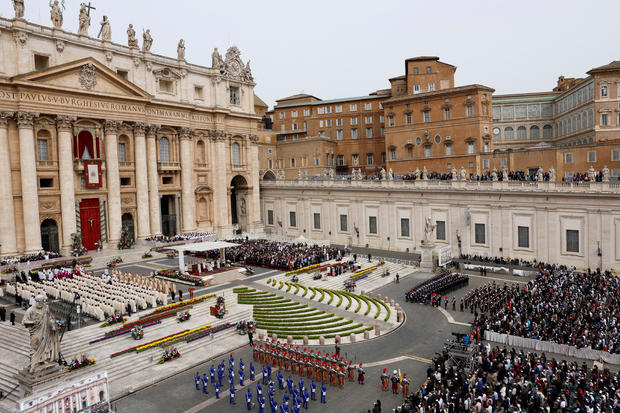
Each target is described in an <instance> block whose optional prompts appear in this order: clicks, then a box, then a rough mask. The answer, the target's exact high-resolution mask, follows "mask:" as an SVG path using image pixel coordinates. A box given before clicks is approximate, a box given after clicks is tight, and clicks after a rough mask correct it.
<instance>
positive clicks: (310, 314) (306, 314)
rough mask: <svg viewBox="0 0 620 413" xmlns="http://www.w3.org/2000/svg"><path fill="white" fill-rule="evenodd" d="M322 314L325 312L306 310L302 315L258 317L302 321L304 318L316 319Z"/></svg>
mask: <svg viewBox="0 0 620 413" xmlns="http://www.w3.org/2000/svg"><path fill="white" fill-rule="evenodd" d="M322 314H325V311H323V310H317V311H313V310H311V309H308V311H306V312H302V313H298V314H282V315H274V316H273V317H272V316H271V315H270V314H269V313H267V314H265V315H260V317H262V318H278V319H280V318H296V319H304V318H308V317H318V316H320V315H322Z"/></svg>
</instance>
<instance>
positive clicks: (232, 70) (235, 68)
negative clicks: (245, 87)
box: [230, 61, 241, 76]
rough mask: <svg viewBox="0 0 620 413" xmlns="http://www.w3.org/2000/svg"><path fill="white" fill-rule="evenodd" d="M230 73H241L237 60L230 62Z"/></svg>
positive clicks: (236, 74)
mask: <svg viewBox="0 0 620 413" xmlns="http://www.w3.org/2000/svg"><path fill="white" fill-rule="evenodd" d="M230 73H232V74H233V75H235V76H238V75H239V73H241V65H240V64H239V62H236V61H233V62H231V63H230Z"/></svg>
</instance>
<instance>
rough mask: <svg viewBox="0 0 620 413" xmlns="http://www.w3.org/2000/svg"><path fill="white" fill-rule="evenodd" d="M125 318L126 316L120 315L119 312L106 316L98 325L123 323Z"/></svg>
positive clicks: (105, 325)
mask: <svg viewBox="0 0 620 413" xmlns="http://www.w3.org/2000/svg"><path fill="white" fill-rule="evenodd" d="M125 320H126V318H125V317H123V316H121V315H120V314H114V315H111V316H109V317H108V318H106V320H105V322H104V323H103V324H101V325H100V326H99V327H107V326H111V325H112V324H118V323H124V322H125Z"/></svg>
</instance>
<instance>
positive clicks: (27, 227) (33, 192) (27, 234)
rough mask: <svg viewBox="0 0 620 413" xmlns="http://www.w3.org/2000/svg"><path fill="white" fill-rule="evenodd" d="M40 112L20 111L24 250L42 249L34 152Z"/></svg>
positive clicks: (18, 124)
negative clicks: (34, 125)
mask: <svg viewBox="0 0 620 413" xmlns="http://www.w3.org/2000/svg"><path fill="white" fill-rule="evenodd" d="M36 116H38V114H33V113H27V112H19V113H18V114H17V126H18V127H19V163H20V168H21V181H22V203H23V215H24V238H25V244H24V252H25V253H26V254H28V253H31V252H35V251H40V250H41V223H40V222H39V194H38V192H37V188H38V187H39V180H38V179H37V164H36V159H37V158H36V156H35V152H34V130H33V128H32V126H33V122H34V118H35V117H36Z"/></svg>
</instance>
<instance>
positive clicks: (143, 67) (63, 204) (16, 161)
mask: <svg viewBox="0 0 620 413" xmlns="http://www.w3.org/2000/svg"><path fill="white" fill-rule="evenodd" d="M85 13H86V11H85V10H82V12H81V16H82V17H83V18H84V20H83V21H82V18H81V20H80V34H79V35H78V34H74V33H70V32H68V31H66V30H63V29H62V28H61V27H58V24H57V23H55V26H56V27H54V28H50V27H45V26H41V25H37V24H33V23H30V22H27V21H26V20H24V19H23V18H16V19H12V20H10V19H4V18H0V181H1V182H2V185H0V216H1V217H2V218H1V219H2V226H1V227H2V231H0V254H1V255H11V254H16V253H28V252H33V251H38V250H41V249H45V250H56V251H58V250H60V249H63V250H65V251H66V250H68V249H70V246H71V242H72V234H80V235H81V237H82V239H83V244H84V246H85V247H86V248H88V249H94V248H95V245H96V244H97V243H102V244H103V245H104V246H109V247H110V248H116V243H117V242H118V241H119V239H120V237H121V231H122V228H123V227H124V228H127V230H128V231H129V232H130V233H131V234H133V236H134V237H135V238H136V239H144V238H146V237H149V236H152V235H160V234H164V235H172V234H176V233H179V232H191V231H204V232H206V231H214V232H217V233H218V235H219V236H226V235H229V234H231V233H232V232H233V230H236V229H239V230H244V231H260V227H261V223H260V221H261V217H260V203H259V175H258V146H257V141H258V135H257V124H258V121H260V116H258V114H257V113H256V112H255V96H254V81H253V78H252V74H251V70H250V67H249V63H246V64H244V62H243V61H242V60H241V57H240V52H239V50H238V49H237V48H236V47H231V48H229V49H228V51H227V52H226V53H225V56H224V57H222V56H220V55H219V52H217V49H216V50H215V51H214V52H213V55H212V57H213V64H212V66H213V67H204V66H199V65H195V64H191V63H189V62H187V61H186V60H185V44H184V42H183V41H181V42H179V49H178V50H177V57H176V58H170V57H165V56H160V55H156V54H153V53H151V52H150V46H151V43H152V41H153V39H152V38H150V35H148V32H147V34H145V38H144V44H143V47H142V49H140V48H138V46H137V40H136V39H135V32H133V33H132V32H131V31H132V30H133V29H132V27H130V28H129V29H128V44H129V46H124V45H121V44H116V43H113V42H112V41H111V40H110V38H109V32H108V36H107V37H106V36H105V35H103V36H102V37H103V40H100V39H97V38H93V37H91V36H90V35H88V24H87V23H89V22H90V18H89V17H86V14H85ZM109 21H110V20H109V19H108V22H109ZM59 24H60V25H62V19H60V23H59ZM90 31H91V32H94V31H95V29H93V28H90ZM147 35H148V36H149V37H148V38H147V37H146V36H147ZM201 52H202V53H206V52H207V51H206V50H202V51H201ZM257 102H258V104H257V105H256V107H261V108H263V109H262V110H263V112H264V110H266V107H263V106H266V105H264V104H263V106H260V100H257Z"/></svg>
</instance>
